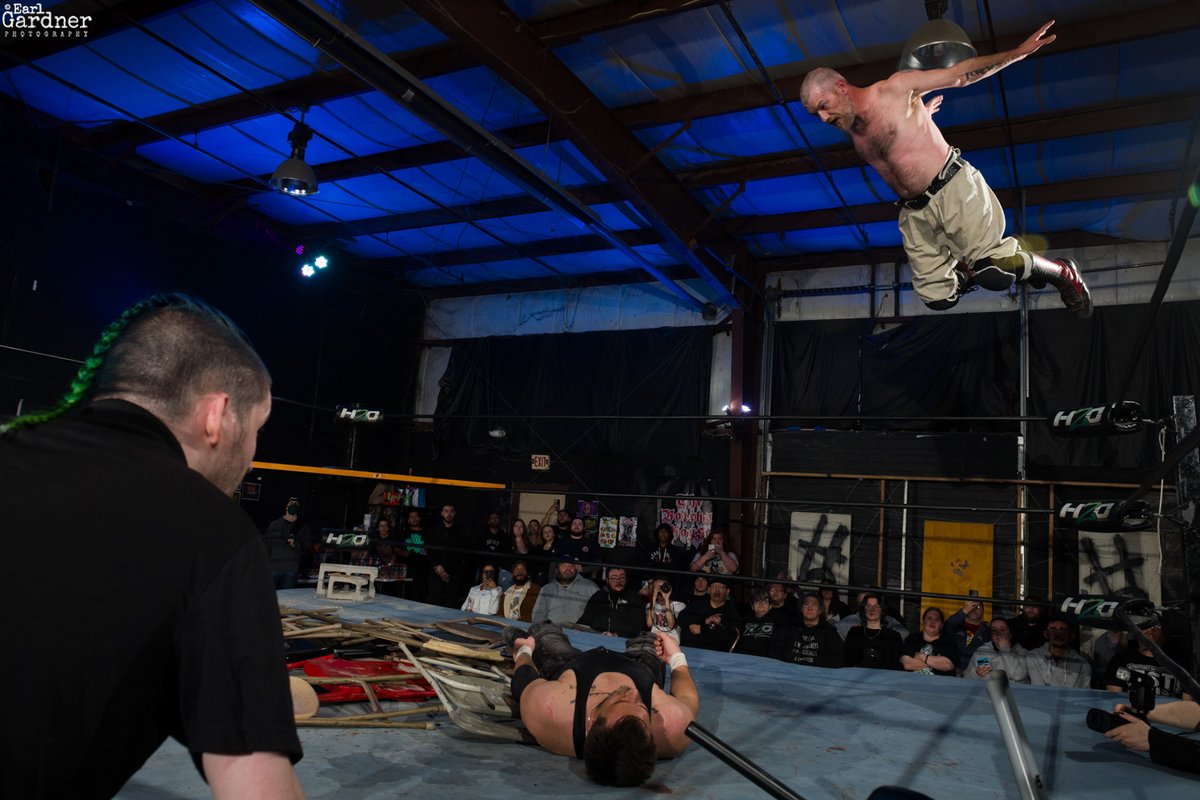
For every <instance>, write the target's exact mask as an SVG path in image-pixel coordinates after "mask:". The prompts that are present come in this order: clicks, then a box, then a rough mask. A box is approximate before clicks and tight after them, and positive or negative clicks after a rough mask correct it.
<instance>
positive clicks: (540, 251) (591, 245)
mask: <svg viewBox="0 0 1200 800" xmlns="http://www.w3.org/2000/svg"><path fill="white" fill-rule="evenodd" d="M1178 192H1179V173H1178V172H1173V171H1164V172H1151V173H1145V174H1140V175H1124V176H1121V177H1115V178H1114V177H1108V176H1106V177H1102V178H1085V179H1082V180H1076V181H1063V182H1060V183H1050V184H1045V185H1041V186H1030V187H1026V189H1025V197H1026V199H1025V202H1026V205H1027V206H1028V207H1037V206H1044V205H1055V204H1060V203H1080V202H1088V201H1093V200H1104V199H1110V198H1121V197H1145V198H1162V197H1173V196H1176V195H1177V194H1178ZM996 195H997V196H998V197H999V198H1000V201H1001V203H1003V204H1004V205H1006V206H1009V207H1011V206H1013V205H1015V204H1016V203H1017V202H1018V200H1019V198H1018V197H1017V192H1016V191H1014V190H1012V189H999V190H997V191H996ZM850 211H852V212H853V214H854V218H855V219H856V220H858V221H859V222H888V221H894V220H895V219H896V217H897V214H898V211H897V209H896V207H895V206H894V205H893V204H891V203H867V204H864V205H859V206H851V208H850ZM843 213H844V212H843V211H842V210H841V209H822V210H820V211H797V212H793V213H789V214H771V215H763V216H753V217H735V218H733V219H729V220H726V224H727V225H728V227H729V228H730V230H731V231H732V232H733V233H735V234H736V235H739V236H755V235H758V236H761V235H766V234H774V233H787V232H789V231H805V230H815V229H819V228H836V227H840V226H843V225H848V224H849V223H848V222H847V221H846V219H845V218H844V217H843ZM619 235H620V236H621V238H622V240H623V241H624V242H625V243H626V244H627V245H629V246H630V247H636V246H639V245H650V244H661V243H662V238H661V237H660V236H659V235H658V234H657V232H655V231H654V230H652V229H649V228H642V229H639V230H634V231H622V232H621V233H620V234H619ZM1038 235H1039V236H1041V237H1043V238H1045V237H1049V238H1051V239H1054V237H1056V236H1058V235H1059V234H1058V233H1056V232H1053V231H1051V232H1043V231H1038ZM1108 238H1109V237H1105V239H1108ZM1057 246H1066V245H1057ZM606 247H607V245H606V244H605V242H604V241H603V240H601V239H599V238H598V237H595V236H569V237H562V238H557V239H543V240H541V241H537V242H530V243H526V244H522V245H521V250H522V251H524V252H526V253H527V254H528V255H531V256H553V255H569V254H571V253H580V252H592V251H596V250H603V249H605V248H606ZM857 252H858V253H859V255H858V260H857V261H852V262H849V263H853V264H861V263H864V259H866V258H867V256H866V255H864V253H863V251H861V250H859V251H857ZM889 252H890V251H889ZM896 252H900V251H899V250H897V251H896ZM514 257H518V256H516V255H514V253H513V250H512V249H511V248H506V247H491V246H489V247H476V248H469V249H465V250H455V251H452V252H446V253H433V254H430V255H428V256H421V257H415V256H410V257H405V258H387V259H360V263H362V264H364V265H366V266H371V267H376V268H387V269H393V270H395V271H397V272H409V271H413V270H418V269H426V268H429V267H450V266H464V265H468V264H486V263H489V262H495V261H505V260H508V259H511V258H514ZM797 258H800V259H807V258H809V256H808V255H807V254H805V255H802V256H797ZM902 260H903V258H902Z"/></svg>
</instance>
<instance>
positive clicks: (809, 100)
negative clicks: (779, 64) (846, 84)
mask: <svg viewBox="0 0 1200 800" xmlns="http://www.w3.org/2000/svg"><path fill="white" fill-rule="evenodd" d="M844 80H846V79H845V78H844V77H842V74H841V73H840V72H838V71H837V70H832V69H830V68H829V67H817V68H816V69H814V70H813V71H812V72H810V73H808V74H807V75H805V76H804V83H802V84H800V103H801V105H803V106H804V107H805V108H806V109H807V110H808V111H809V112H810V113H811V112H812V111H813V107H814V106H815V103H814V102H813V98H814V97H816V96H817V95H820V94H824V93H828V92H833V91H836V89H837V82H838V81H844Z"/></svg>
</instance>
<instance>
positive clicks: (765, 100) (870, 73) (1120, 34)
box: [89, 0, 1200, 190]
mask: <svg viewBox="0 0 1200 800" xmlns="http://www.w3.org/2000/svg"><path fill="white" fill-rule="evenodd" d="M617 5H620V4H617ZM667 5H683V4H667ZM603 8H606V6H602V7H599V8H597V9H590V10H589V11H588V12H577V13H579V14H585V13H595V14H602V11H601V9H603ZM1155 11H1156V13H1154V14H1147V13H1146V12H1145V11H1138V12H1130V13H1124V14H1117V15H1113V16H1110V17H1102V18H1100V19H1096V20H1092V21H1090V22H1079V23H1075V24H1073V25H1067V26H1060V27H1059V28H1058V29H1057V30H1056V33H1057V34H1058V39H1057V40H1056V41H1055V43H1054V45H1053V46H1052V47H1053V49H1052V50H1048V51H1047V52H1048V53H1050V54H1053V53H1059V52H1071V51H1074V50H1079V49H1083V48H1086V47H1098V46H1101V45H1108V44H1116V43H1120V42H1123V41H1129V40H1133V39H1138V38H1145V37H1147V36H1155V35H1161V34H1165V33H1172V32H1175V31H1177V30H1184V29H1191V28H1196V27H1200V4H1197V3H1194V2H1190V0H1189V1H1186V2H1178V3H1169V4H1166V5H1163V6H1159V7H1157V8H1156V9H1155ZM569 16H574V15H569ZM564 19H566V18H564ZM554 23H555V21H554V20H549V21H547V22H543V23H539V24H537V25H535V26H534V32H535V33H537V32H539V31H540V30H544V28H542V27H541V26H549V25H553V24H554ZM1010 39H1011V41H1010ZM1019 41H1020V37H1009V38H1006V39H1001V40H1000V41H999V45H1000V47H1001V48H1005V47H1010V46H1015V44H1018V43H1019ZM391 58H393V59H394V60H396V61H397V62H398V63H400V65H401V66H402V67H403V68H404V69H405V70H407V71H409V72H411V73H413V74H414V75H416V76H417V77H419V78H428V77H431V76H434V75H439V74H444V73H446V72H450V71H455V70H458V69H464V68H466V67H467V66H472V65H475V64H476V63H477V61H476V59H474V58H473V57H470V56H468V55H467V54H465V53H463V52H462V51H461V50H460V49H459V48H457V47H456V46H453V45H445V46H439V47H435V48H431V49H428V50H425V51H422V52H418V53H407V52H406V53H395V54H392V56H391ZM830 66H835V67H836V66H839V65H838V64H836V63H833V64H830ZM894 69H895V60H894V59H884V60H880V61H875V62H872V63H870V64H863V65H858V66H853V65H851V66H845V67H844V68H843V72H845V74H846V76H847V78H849V79H851V80H852V81H854V82H858V83H867V82H872V81H874V80H879V79H881V78H883V77H886V76H887V75H889V74H891V72H892V71H894ZM802 80H803V76H794V77H784V78H779V79H778V80H777V84H778V85H779V87H780V89H781V90H782V91H783V92H784V94H785V95H786V96H796V94H797V93H798V92H799V86H800V83H801V81H802ZM368 88H369V87H367V86H366V85H365V84H363V82H362V81H361V80H360V79H358V78H357V77H356V76H353V75H349V74H347V73H345V72H342V71H337V72H333V73H323V74H319V75H312V76H309V77H306V78H301V79H299V80H296V81H291V82H289V83H286V84H280V85H277V86H274V87H267V88H264V89H262V90H259V91H258V92H256V94H257V97H255V96H249V95H235V96H233V97H229V98H224V99H222V100H217V101H213V102H212V103H208V104H204V105H201V106H197V107H195V108H194V109H183V110H180V111H176V112H171V113H168V114H162V115H159V116H156V117H151V118H149V119H147V124H146V125H142V124H139V123H136V122H121V123H114V124H112V125H107V126H104V127H103V128H100V129H99V130H97V131H96V132H95V133H93V134H92V139H91V140H90V141H89V145H91V146H93V147H98V148H103V147H110V146H114V145H119V144H123V143H128V144H137V145H140V144H146V143H148V142H152V141H158V140H159V139H162V138H163V136H164V134H170V135H173V136H180V135H184V134H191V133H194V132H195V131H200V130H205V129H208V128H213V127H219V126H221V125H227V124H230V123H232V122H236V121H237V120H239V119H245V118H247V117H254V116H259V115H261V114H266V113H269V112H270V111H271V109H272V108H296V107H299V106H303V105H316V104H317V103H320V102H323V101H325V100H330V99H333V98H336V97H344V96H347V95H351V94H356V93H361V92H364V91H367V90H368ZM260 98H261V99H260ZM773 103H774V98H773V97H772V96H771V93H770V90H769V88H768V87H766V86H765V85H764V84H761V83H760V84H751V85H749V86H744V87H737V88H734V89H724V90H719V91H714V92H707V93H704V94H699V95H692V96H690V97H685V98H681V99H680V100H674V101H664V102H653V103H642V104H636V105H631V106H625V107H623V108H618V109H614V110H613V113H614V114H615V115H616V117H617V119H618V121H620V122H621V123H622V124H624V125H626V126H628V127H632V128H639V127H644V126H649V125H659V124H670V123H679V122H680V121H682V120H685V119H699V118H703V117H706V116H713V115H717V114H728V113H734V112H738V111H748V110H752V109H755V108H761V107H763V106H767V105H771V104H773ZM1059 119H1060V120H1061V121H1067V120H1069V119H1070V116H1069V115H1063V116H1062V117H1060V118H1059ZM156 130H161V131H162V132H163V133H162V134H160V133H157V132H156ZM495 135H496V137H497V138H498V139H500V140H501V141H503V142H504V143H505V144H506V145H508V146H509V147H522V146H525V145H531V144H539V143H545V142H547V141H557V140H559V139H561V138H563V132H562V131H561V130H558V129H556V128H554V127H552V126H550V125H549V124H548V123H546V122H537V123H532V124H527V125H520V126H515V127H512V128H507V129H504V130H500V131H496V132H495ZM997 135H1000V132H999V131H997ZM960 146H961V145H960ZM466 155H467V154H466V153H465V152H464V151H463V149H462V148H461V147H458V146H457V145H455V144H453V143H451V142H435V143H431V144H425V145H417V146H414V147H409V148H401V149H397V150H392V151H388V152H384V153H378V154H375V155H373V156H369V157H365V158H361V159H346V160H343V161H338V162H332V163H330V164H324V165H321V170H322V175H321V180H323V181H334V180H342V179H345V178H351V177H361V176H363V175H369V174H373V173H375V172H377V171H378V170H380V169H382V170H385V171H390V170H395V169H403V168H405V167H411V166H417V165H422V164H431V163H439V162H443V161H452V160H455V159H459V158H464V157H466ZM833 168H836V164H835V165H834V167H833ZM326 170H328V173H326ZM785 174H786V173H785ZM244 186H245V187H246V189H247V190H249V189H250V185H249V183H246V184H244ZM258 188H259V189H261V186H260V187H258Z"/></svg>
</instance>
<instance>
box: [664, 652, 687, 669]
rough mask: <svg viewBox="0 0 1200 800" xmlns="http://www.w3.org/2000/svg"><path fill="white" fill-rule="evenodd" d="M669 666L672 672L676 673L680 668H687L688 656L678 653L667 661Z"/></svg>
mask: <svg viewBox="0 0 1200 800" xmlns="http://www.w3.org/2000/svg"><path fill="white" fill-rule="evenodd" d="M667 666H668V667H670V668H671V672H674V671H675V670H677V669H679V668H680V667H686V666H687V656H685V655H684V654H683V653H676V654H675V655H673V656H671V657H670V658H668V659H667Z"/></svg>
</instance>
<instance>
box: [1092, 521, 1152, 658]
mask: <svg viewBox="0 0 1200 800" xmlns="http://www.w3.org/2000/svg"><path fill="white" fill-rule="evenodd" d="M1158 548H1159V542H1158V533H1157V532H1156V531H1126V532H1125V533H1115V534H1114V533H1092V532H1091V531H1080V532H1079V593H1080V594H1099V595H1104V596H1106V597H1113V598H1116V597H1141V598H1147V599H1150V600H1153V601H1154V604H1155V605H1156V606H1157V605H1160V604H1161V603H1162V583H1161V581H1160V577H1161V575H1162V554H1161V553H1160V552H1159V549H1158ZM1103 634H1104V631H1103V630H1100V629H1099V628H1091V627H1081V628H1080V630H1079V645H1080V649H1081V650H1083V651H1084V652H1085V653H1088V654H1091V652H1092V643H1093V642H1094V641H1095V640H1096V639H1098V638H1099V637H1100V636H1102V635H1103Z"/></svg>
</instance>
